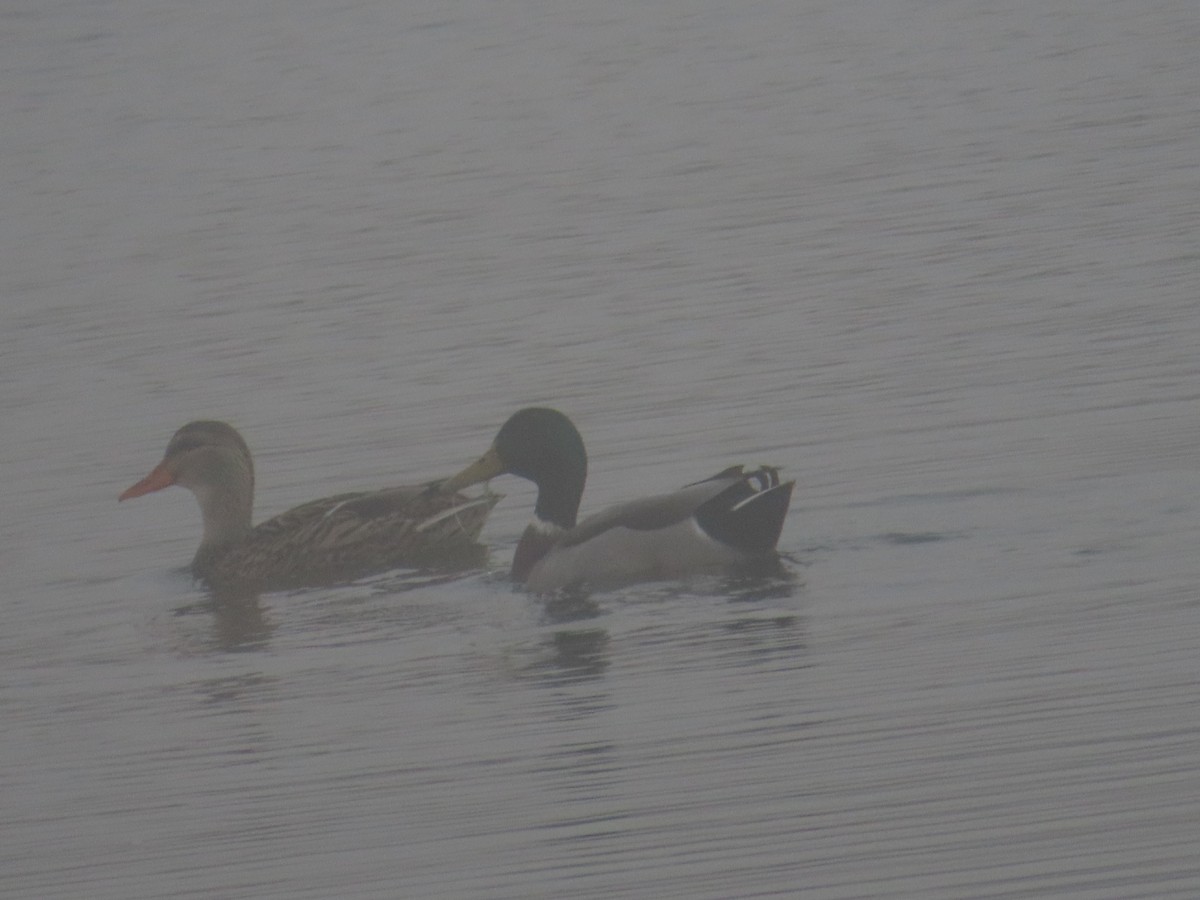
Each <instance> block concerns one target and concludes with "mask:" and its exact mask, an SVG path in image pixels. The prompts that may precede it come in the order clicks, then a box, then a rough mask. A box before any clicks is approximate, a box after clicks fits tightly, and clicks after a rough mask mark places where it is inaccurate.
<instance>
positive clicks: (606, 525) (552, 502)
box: [441, 407, 795, 593]
mask: <svg viewBox="0 0 1200 900" xmlns="http://www.w3.org/2000/svg"><path fill="white" fill-rule="evenodd" d="M503 473H509V474H512V475H517V476H520V477H521V478H526V479H528V480H530V481H532V482H533V483H534V484H536V485H537V487H538V495H537V504H536V506H535V507H534V513H535V517H534V520H533V522H532V523H530V525H529V527H528V528H526V529H525V533H524V534H523V535H522V536H521V540H520V542H519V543H518V544H517V550H516V554H515V556H514V557H513V565H512V577H513V580H514V581H518V582H522V583H524V584H525V585H527V586H528V587H529V588H530V589H531V590H533V591H536V592H539V593H543V592H549V591H554V590H558V589H559V588H564V587H572V586H575V585H579V584H582V583H589V584H597V583H600V584H603V583H613V582H623V581H641V580H656V579H663V578H675V577H680V576H684V575H688V574H691V573H693V572H698V571H705V570H720V569H726V568H729V567H731V566H735V565H737V564H739V563H745V562H750V561H754V560H762V559H773V558H775V544H776V542H777V541H778V540H779V532H780V530H781V529H782V528H783V520H784V517H785V516H786V515H787V509H788V503H789V502H790V500H791V497H792V487H793V485H794V484H795V482H792V481H786V482H780V480H779V472H778V470H777V469H774V468H771V467H770V466H764V467H762V468H760V469H756V470H755V471H753V472H743V471H742V467H741V466H733V467H731V468H728V469H725V470H724V471H722V472H719V473H718V474H716V475H714V476H713V477H711V478H707V479H705V480H704V481H697V482H696V483H694V484H689V485H687V486H686V487H683V488H681V489H680V490H678V491H676V492H675V493H673V494H662V495H659V496H655V497H646V498H644V499H641V500H633V501H629V502H626V503H621V504H618V505H616V506H610V507H609V508H608V509H605V510H603V511H601V512H598V513H596V514H595V515H593V516H590V517H588V518H586V519H584V520H583V521H582V522H580V523H579V524H576V522H575V519H576V515H577V514H578V512H579V501H580V498H581V497H582V496H583V485H584V481H585V480H586V479H587V451H586V450H584V447H583V438H581V437H580V436H579V431H578V430H577V429H576V428H575V426H574V424H572V422H571V420H570V419H568V418H567V417H566V416H565V415H563V414H562V413H560V412H558V411H557V410H554V409H544V408H540V407H531V408H529V409H522V410H520V411H519V412H517V413H514V414H513V415H512V417H511V418H509V420H508V421H507V422H505V423H504V425H503V427H502V428H501V429H500V431H499V433H498V434H497V435H496V439H495V441H493V442H492V446H491V448H490V449H489V450H488V451H487V453H485V454H484V455H483V456H482V457H481V458H480V459H479V460H478V461H477V462H475V463H473V464H471V465H470V466H467V468H465V469H464V470H463V471H462V472H459V473H458V474H457V475H455V476H454V477H453V478H450V479H448V480H447V481H445V482H443V483H442V485H441V489H442V490H443V491H457V490H460V489H462V488H464V487H466V486H468V485H471V484H476V483H478V482H481V481H486V480H488V479H489V478H492V477H493V476H495V475H500V474H503Z"/></svg>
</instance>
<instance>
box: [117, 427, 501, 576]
mask: <svg viewBox="0 0 1200 900" xmlns="http://www.w3.org/2000/svg"><path fill="white" fill-rule="evenodd" d="M173 484H178V485H180V486H182V487H185V488H187V489H188V490H190V491H191V492H192V493H193V494H195V495H196V500H197V501H198V502H199V503H200V512H201V513H202V514H203V516H204V537H203V538H202V539H201V541H200V549H199V550H197V551H196V556H195V559H193V560H192V571H193V573H194V574H195V575H196V576H198V577H200V578H202V579H204V580H205V581H207V582H208V583H209V584H211V585H212V586H214V587H217V588H222V589H231V588H235V587H236V588H239V589H254V590H271V589H278V588H285V587H300V586H303V585H315V584H331V583H334V582H338V581H348V580H351V579H354V578H358V577H361V576H364V575H368V574H371V573H373V572H381V571H383V570H385V569H390V568H393V567H396V566H416V565H429V564H435V565H436V564H441V565H444V564H450V563H461V562H462V561H464V560H466V559H469V558H472V557H474V558H478V556H479V554H480V550H481V548H480V547H479V545H478V544H476V543H475V539H476V538H477V537H478V536H479V531H480V529H481V528H482V527H483V522H484V519H486V518H487V515H488V513H489V512H491V509H492V507H493V506H495V505H496V501H497V500H499V497H498V496H496V495H492V494H485V495H484V496H482V497H479V498H476V499H468V498H467V497H464V496H462V495H460V494H450V493H447V492H445V491H442V492H438V491H431V490H428V489H426V488H424V487H395V488H387V489H385V490H381V491H361V492H358V493H351V494H338V495H337V496H335V497H326V498H324V499H323V500H313V501H311V502H309V503H305V504H303V505H301V506H297V507H295V508H294V509H290V510H288V511H287V512H285V513H281V514H280V515H278V516H275V518H273V519H268V520H267V521H265V522H263V523H262V524H260V525H257V526H253V527H252V526H251V524H250V522H251V518H250V516H251V508H252V506H253V504H254V464H253V462H252V461H251V458H250V450H249V448H248V447H247V446H246V442H245V441H244V440H242V436H241V435H240V434H238V433H237V431H236V430H234V428H232V427H231V426H229V425H226V424H225V423H224V422H209V421H201V422H189V423H188V424H187V425H184V426H183V427H182V428H180V429H179V430H178V431H177V432H175V436H174V437H172V438H171V442H170V443H169V444H167V452H166V454H165V455H164V456H163V460H162V462H160V463H159V464H158V465H157V466H155V467H154V470H153V471H152V472H151V473H150V474H149V475H147V476H146V477H145V478H143V479H142V480H141V481H139V482H138V483H137V484H135V485H133V486H132V487H131V488H129V489H128V490H127V491H125V493H123V494H121V496H120V498H118V499H120V500H129V499H130V498H132V497H140V496H142V495H143V494H149V493H150V492H151V491H158V490H162V489H163V488H165V487H169V486H170V485H173Z"/></svg>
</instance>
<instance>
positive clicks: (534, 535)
mask: <svg viewBox="0 0 1200 900" xmlns="http://www.w3.org/2000/svg"><path fill="white" fill-rule="evenodd" d="M562 533H563V529H562V528H560V527H559V526H557V525H555V524H553V523H551V522H545V521H543V520H542V519H541V518H540V517H539V518H537V519H534V520H533V521H532V522H530V523H529V525H528V526H527V527H526V528H525V533H524V534H522V535H521V540H520V541H518V542H517V551H516V553H514V554H513V563H512V580H513V581H516V582H518V583H520V584H524V583H525V582H526V581H528V580H529V573H530V572H532V571H533V567H534V566H536V565H537V564H538V563H539V562H540V561H541V559H542V557H544V556H545V555H546V554H547V553H549V552H550V548H551V547H553V546H554V544H555V542H556V541H557V540H558V539H559V537H560V536H561V535H562Z"/></svg>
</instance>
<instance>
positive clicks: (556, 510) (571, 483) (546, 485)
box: [534, 461, 587, 531]
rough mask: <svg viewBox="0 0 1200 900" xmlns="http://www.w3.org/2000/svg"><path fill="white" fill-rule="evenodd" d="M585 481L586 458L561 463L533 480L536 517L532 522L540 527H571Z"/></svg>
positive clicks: (577, 511)
mask: <svg viewBox="0 0 1200 900" xmlns="http://www.w3.org/2000/svg"><path fill="white" fill-rule="evenodd" d="M586 480H587V462H586V461H579V462H572V463H571V464H570V465H566V464H564V465H562V466H560V467H559V468H556V469H555V470H553V471H550V472H546V473H543V474H542V475H541V477H539V478H538V479H537V481H536V484H537V486H538V495H537V503H536V504H535V505H534V513H535V514H536V515H537V518H536V519H535V520H534V523H535V524H536V525H539V526H540V527H542V528H543V530H545V529H550V528H558V529H561V530H563V531H566V530H567V529H568V528H574V527H575V519H576V517H577V516H578V515H579V501H580V500H582V499H583V485H584V482H585V481H586Z"/></svg>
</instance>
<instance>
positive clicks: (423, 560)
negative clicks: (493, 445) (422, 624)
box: [197, 487, 499, 589]
mask: <svg viewBox="0 0 1200 900" xmlns="http://www.w3.org/2000/svg"><path fill="white" fill-rule="evenodd" d="M498 500H499V495H484V496H483V497H478V498H467V497H464V496H462V495H461V494H449V495H447V494H439V493H437V492H436V491H428V490H425V489H424V488H422V487H398V488H389V489H386V490H382V491H367V492H356V493H348V494H338V495H335V496H333V497H325V498H322V499H320V500H313V501H310V502H308V503H304V504H302V505H300V506H297V507H294V508H292V509H290V510H288V511H287V512H284V513H281V514H280V515H278V516H275V517H274V518H271V519H268V520H266V521H265V522H262V523H261V524H259V525H257V526H256V527H255V528H253V529H252V530H251V532H250V533H249V534H248V535H246V537H245V538H244V539H243V540H242V541H239V542H238V543H237V544H236V545H235V546H233V547H230V548H228V549H227V550H226V551H225V552H223V553H219V554H217V555H215V556H214V557H213V558H212V559H209V560H198V561H197V574H199V575H201V576H202V577H203V578H205V579H206V580H207V581H209V582H210V583H212V584H214V585H216V586H218V587H226V586H228V587H234V586H237V587H255V588H259V589H278V588H286V587H299V586H306V585H319V584H330V583H334V582H338V581H346V580H352V579H354V578H359V577H364V576H366V575H370V574H373V573H375V572H381V571H384V570H386V569H391V568H396V567H400V566H412V567H424V566H432V567H444V566H452V565H454V566H457V565H468V564H477V563H479V562H481V561H482V559H483V555H484V550H483V548H481V547H480V546H479V544H477V543H476V538H477V537H478V536H479V532H480V529H482V527H483V523H484V521H485V520H486V518H487V515H488V513H489V512H490V511H491V509H492V507H493V506H495V505H496V502H497V501H498Z"/></svg>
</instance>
